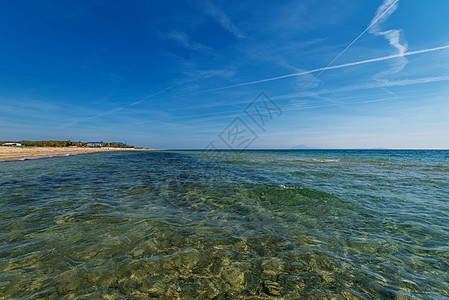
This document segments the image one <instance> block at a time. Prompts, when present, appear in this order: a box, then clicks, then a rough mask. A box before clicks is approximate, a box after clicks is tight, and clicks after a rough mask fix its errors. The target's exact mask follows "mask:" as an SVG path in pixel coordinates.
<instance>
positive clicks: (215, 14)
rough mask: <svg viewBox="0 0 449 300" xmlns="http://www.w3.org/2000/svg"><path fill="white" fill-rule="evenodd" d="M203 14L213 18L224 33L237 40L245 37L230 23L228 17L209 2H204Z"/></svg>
mask: <svg viewBox="0 0 449 300" xmlns="http://www.w3.org/2000/svg"><path fill="white" fill-rule="evenodd" d="M204 12H205V13H206V14H208V15H209V16H211V17H212V18H214V19H215V20H216V21H217V22H218V24H220V26H221V27H222V28H223V29H225V30H226V31H228V32H230V33H232V34H233V35H234V36H236V37H238V38H244V37H245V35H244V34H243V33H242V32H241V31H240V29H238V28H237V26H235V25H234V23H232V22H231V20H230V19H229V17H228V16H227V15H226V14H225V13H224V12H223V11H222V10H220V9H218V8H217V7H216V6H214V5H213V4H212V3H211V2H206V3H205V5H204Z"/></svg>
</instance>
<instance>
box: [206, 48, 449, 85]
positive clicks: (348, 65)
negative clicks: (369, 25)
mask: <svg viewBox="0 0 449 300" xmlns="http://www.w3.org/2000/svg"><path fill="white" fill-rule="evenodd" d="M445 49H449V45H445V46H441V47H435V48H428V49H422V50H417V51H410V52H405V53H399V54H394V55H388V56H383V57H378V58H371V59H366V60H360V61H356V62H352V63H347V64H341V65H336V66H328V67H324V68H318V69H314V70H309V71H304V72H299V73H292V74H287V75H282V76H277V77H271V78H266V79H261V80H256V81H249V82H244V83H239V84H234V85H229V86H225V87H221V88H216V89H211V90H208V91H207V92H212V91H219V90H226V89H231V88H236V87H241V86H247V85H253V84H258V83H263V82H269V81H275V80H280V79H284V78H290V77H297V76H303V75H307V74H311V73H316V72H322V71H327V70H335V69H342V68H347V67H352V66H357V65H364V64H369V63H374V62H380V61H386V60H391V59H394V58H398V57H403V56H410V55H417V54H423V53H429V52H435V51H439V50H445Z"/></svg>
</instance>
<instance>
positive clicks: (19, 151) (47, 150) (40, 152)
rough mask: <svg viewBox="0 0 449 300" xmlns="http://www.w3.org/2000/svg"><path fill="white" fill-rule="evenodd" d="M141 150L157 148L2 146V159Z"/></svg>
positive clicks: (0, 147)
mask: <svg viewBox="0 0 449 300" xmlns="http://www.w3.org/2000/svg"><path fill="white" fill-rule="evenodd" d="M129 150H131V151H141V150H155V149H134V148H106V147H105V148H80V147H25V148H21V147H4V146H0V161H2V160H13V159H21V158H34V157H46V156H55V155H67V154H82V153H92V152H106V151H129Z"/></svg>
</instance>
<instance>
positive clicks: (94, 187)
mask: <svg viewBox="0 0 449 300" xmlns="http://www.w3.org/2000/svg"><path fill="white" fill-rule="evenodd" d="M209 154H210V153H205V152H201V151H179V152H115V153H101V154H88V155H78V156H70V157H64V158H52V159H45V160H34V161H24V162H3V163H0V298H2V297H3V298H4V299H11V298H22V299H147V298H163V299H212V298H215V299H267V298H279V299H281V298H283V299H300V298H301V299H302V298H315V299H360V298H365V299H408V298H425V299H449V283H448V282H449V203H448V200H449V199H448V198H449V152H448V151H246V152H220V153H218V154H217V155H215V156H210V155H209ZM3 298H2V299H3Z"/></svg>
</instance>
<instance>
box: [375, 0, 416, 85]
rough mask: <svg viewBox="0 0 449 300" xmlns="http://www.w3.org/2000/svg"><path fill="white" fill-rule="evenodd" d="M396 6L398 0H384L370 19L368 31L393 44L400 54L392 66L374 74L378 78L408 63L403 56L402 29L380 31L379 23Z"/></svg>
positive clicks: (386, 17) (385, 18)
mask: <svg viewBox="0 0 449 300" xmlns="http://www.w3.org/2000/svg"><path fill="white" fill-rule="evenodd" d="M397 8H398V0H385V1H384V2H383V3H382V5H381V6H379V8H378V9H377V11H376V15H375V16H374V18H373V20H372V21H371V25H370V27H369V32H370V33H371V34H374V35H377V36H383V37H384V38H385V39H386V40H387V41H388V42H389V43H390V45H391V46H393V47H394V48H395V49H396V50H397V51H398V54H399V55H400V56H398V58H397V59H396V60H395V63H394V64H393V67H392V68H391V69H390V70H386V71H383V72H381V73H380V74H378V75H377V76H376V78H380V77H382V76H384V75H390V74H395V73H397V72H399V71H401V70H402V69H403V68H404V67H405V66H406V65H407V63H408V60H407V59H406V58H405V57H404V54H405V53H406V52H407V48H408V45H407V41H405V39H404V38H403V37H402V35H401V33H402V31H401V30H400V29H390V30H387V31H381V29H380V25H381V24H382V23H383V22H385V21H386V20H387V19H388V17H390V16H391V15H392V14H393V13H394V12H395V10H396V9H397Z"/></svg>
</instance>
